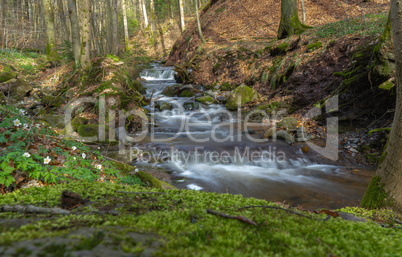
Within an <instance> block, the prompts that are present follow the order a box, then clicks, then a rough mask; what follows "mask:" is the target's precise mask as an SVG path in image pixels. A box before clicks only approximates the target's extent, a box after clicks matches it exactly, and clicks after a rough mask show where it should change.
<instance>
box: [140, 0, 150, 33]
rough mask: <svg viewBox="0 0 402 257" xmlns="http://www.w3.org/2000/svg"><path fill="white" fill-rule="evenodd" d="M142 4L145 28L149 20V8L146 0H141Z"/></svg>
mask: <svg viewBox="0 0 402 257" xmlns="http://www.w3.org/2000/svg"><path fill="white" fill-rule="evenodd" d="M140 6H141V9H142V14H143V17H144V29H147V28H148V25H149V22H148V15H147V8H146V6H145V0H140Z"/></svg>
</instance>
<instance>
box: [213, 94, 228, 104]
mask: <svg viewBox="0 0 402 257" xmlns="http://www.w3.org/2000/svg"><path fill="white" fill-rule="evenodd" d="M226 99H227V97H226V96H225V95H220V96H218V97H217V98H216V100H217V101H218V102H220V103H223V104H224V103H226Z"/></svg>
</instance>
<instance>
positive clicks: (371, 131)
mask: <svg viewBox="0 0 402 257" xmlns="http://www.w3.org/2000/svg"><path fill="white" fill-rule="evenodd" d="M379 132H388V133H389V132H391V128H378V129H373V130H370V131H369V133H368V135H369V136H370V137H371V136H372V135H373V133H379Z"/></svg>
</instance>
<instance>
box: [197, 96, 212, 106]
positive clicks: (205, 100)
mask: <svg viewBox="0 0 402 257" xmlns="http://www.w3.org/2000/svg"><path fill="white" fill-rule="evenodd" d="M195 100H196V101H197V102H200V103H202V104H206V105H211V104H213V103H214V99H213V98H212V97H210V96H202V97H198V98H197V99H195Z"/></svg>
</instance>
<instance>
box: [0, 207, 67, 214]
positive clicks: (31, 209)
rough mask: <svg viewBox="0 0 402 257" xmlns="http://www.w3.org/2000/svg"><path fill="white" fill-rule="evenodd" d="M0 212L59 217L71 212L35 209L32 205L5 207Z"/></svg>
mask: <svg viewBox="0 0 402 257" xmlns="http://www.w3.org/2000/svg"><path fill="white" fill-rule="evenodd" d="M0 212H18V213H38V214H59V215H70V214H71V212H70V211H67V210H63V209H60V208H43V207H36V206H33V205H27V206H22V205H13V206H9V205H5V206H3V207H0Z"/></svg>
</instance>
